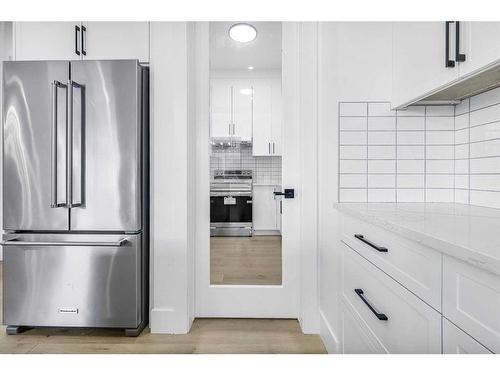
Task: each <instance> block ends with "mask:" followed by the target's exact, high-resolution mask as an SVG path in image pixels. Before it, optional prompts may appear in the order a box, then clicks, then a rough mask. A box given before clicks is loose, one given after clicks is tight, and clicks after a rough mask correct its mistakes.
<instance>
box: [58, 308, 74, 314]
mask: <svg viewBox="0 0 500 375" xmlns="http://www.w3.org/2000/svg"><path fill="white" fill-rule="evenodd" d="M59 314H78V309H59Z"/></svg>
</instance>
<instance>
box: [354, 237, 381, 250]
mask: <svg viewBox="0 0 500 375" xmlns="http://www.w3.org/2000/svg"><path fill="white" fill-rule="evenodd" d="M354 237H356V238H357V239H358V240H360V241H361V242H364V243H365V244H367V245H368V246H370V247H373V248H374V249H375V250H377V251H379V252H381V253H387V252H388V251H389V250H387V248H386V247H382V246H377V245H375V244H374V243H373V242H371V241H369V240H367V239H366V238H365V236H363V235H362V234H355V235H354Z"/></svg>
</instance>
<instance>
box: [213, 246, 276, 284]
mask: <svg viewBox="0 0 500 375" xmlns="http://www.w3.org/2000/svg"><path fill="white" fill-rule="evenodd" d="M210 282H211V283H212V284H226V285H281V236H254V237H211V238H210Z"/></svg>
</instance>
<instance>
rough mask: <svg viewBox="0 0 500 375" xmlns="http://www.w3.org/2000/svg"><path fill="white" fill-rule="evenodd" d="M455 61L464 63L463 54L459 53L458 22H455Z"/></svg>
mask: <svg viewBox="0 0 500 375" xmlns="http://www.w3.org/2000/svg"><path fill="white" fill-rule="evenodd" d="M455 61H456V62H464V61H465V54H463V53H460V21H456V22H455Z"/></svg>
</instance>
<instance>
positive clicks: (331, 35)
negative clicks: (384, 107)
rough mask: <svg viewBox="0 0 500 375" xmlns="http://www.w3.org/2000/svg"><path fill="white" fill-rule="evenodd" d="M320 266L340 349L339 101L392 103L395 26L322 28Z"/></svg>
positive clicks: (330, 329)
mask: <svg viewBox="0 0 500 375" xmlns="http://www.w3.org/2000/svg"><path fill="white" fill-rule="evenodd" d="M318 48H319V71H318V75H319V79H318V82H319V87H318V92H319V130H318V132H319V136H318V139H319V143H318V150H319V151H318V152H319V154H318V155H319V158H318V160H319V173H318V174H319V177H318V192H319V236H318V238H319V264H320V275H319V277H320V302H319V305H320V314H321V335H322V338H323V341H324V342H325V344H326V346H327V349H328V350H329V352H336V351H338V350H339V345H338V340H339V339H340V338H341V336H340V335H341V332H340V330H339V327H340V324H339V311H338V306H339V305H338V303H339V295H338V293H337V292H338V291H340V288H341V285H340V260H341V259H340V251H339V249H338V242H339V238H338V235H336V233H337V231H338V230H339V222H338V217H337V214H336V212H335V210H334V209H333V203H334V202H336V201H337V196H338V191H337V189H338V188H337V187H338V177H337V175H338V147H337V145H338V102H339V101H349V100H352V101H362V100H364V101H370V100H377V101H380V100H386V101H390V100H391V85H392V25H391V23H390V22H363V23H359V22H358V23H355V22H322V23H320V25H319V47H318Z"/></svg>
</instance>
